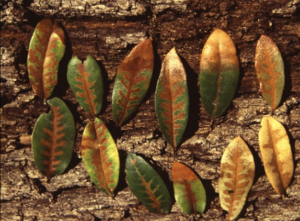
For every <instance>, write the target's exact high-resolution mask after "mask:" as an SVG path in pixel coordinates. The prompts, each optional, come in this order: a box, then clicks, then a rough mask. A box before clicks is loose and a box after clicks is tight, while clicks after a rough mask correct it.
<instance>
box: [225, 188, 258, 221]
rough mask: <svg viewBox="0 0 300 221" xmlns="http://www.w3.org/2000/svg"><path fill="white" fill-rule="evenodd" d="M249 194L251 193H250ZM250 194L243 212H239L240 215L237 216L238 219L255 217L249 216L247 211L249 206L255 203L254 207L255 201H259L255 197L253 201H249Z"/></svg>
mask: <svg viewBox="0 0 300 221" xmlns="http://www.w3.org/2000/svg"><path fill="white" fill-rule="evenodd" d="M248 195H249V193H248ZM248 195H247V198H246V202H245V204H244V206H243V208H242V210H241V212H240V213H239V215H238V216H237V218H238V219H240V218H253V217H249V216H247V214H248V212H247V208H248V207H249V206H251V205H253V208H254V205H255V202H256V201H257V199H254V200H251V201H247V199H248ZM227 214H228V213H226V215H227Z"/></svg>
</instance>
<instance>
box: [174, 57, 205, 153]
mask: <svg viewBox="0 0 300 221" xmlns="http://www.w3.org/2000/svg"><path fill="white" fill-rule="evenodd" d="M179 57H180V60H181V62H182V64H183V67H184V69H185V72H186V78H187V86H188V97H189V112H188V121H187V125H186V129H185V131H184V133H183V136H182V139H181V141H180V144H179V145H178V147H180V145H181V144H182V143H183V142H184V141H185V140H187V139H189V138H191V137H192V136H194V135H195V133H196V131H197V130H198V126H199V125H198V122H199V121H200V97H199V90H198V86H197V82H198V74H197V73H196V72H195V71H194V70H193V69H192V67H191V66H190V65H189V64H188V62H187V61H186V60H185V59H184V58H183V57H181V56H180V55H179ZM191 104H193V107H192V105H191ZM178 149H179V148H178Z"/></svg>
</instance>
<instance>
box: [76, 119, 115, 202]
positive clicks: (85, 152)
mask: <svg viewBox="0 0 300 221" xmlns="http://www.w3.org/2000/svg"><path fill="white" fill-rule="evenodd" d="M81 156H82V160H83V163H84V166H85V168H86V170H87V172H88V174H89V175H90V177H91V179H92V181H93V183H94V184H95V185H96V186H97V187H98V188H99V189H100V190H101V191H103V192H104V193H106V194H108V195H109V196H113V191H114V190H115V188H116V187H117V185H118V181H119V171H120V159H119V153H118V149H117V146H116V144H115V142H114V140H113V138H112V136H111V135H110V133H109V131H108V129H107V127H106V126H105V124H104V123H103V122H102V121H101V120H100V119H99V118H96V119H95V122H94V123H93V122H89V123H88V124H87V125H86V127H85V130H84V132H83V136H82V142H81Z"/></svg>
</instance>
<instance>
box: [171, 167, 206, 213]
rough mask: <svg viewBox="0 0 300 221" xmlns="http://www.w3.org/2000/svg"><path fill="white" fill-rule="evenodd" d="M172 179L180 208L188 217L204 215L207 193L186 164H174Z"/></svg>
mask: <svg viewBox="0 0 300 221" xmlns="http://www.w3.org/2000/svg"><path fill="white" fill-rule="evenodd" d="M172 177H173V186H174V195H175V199H176V202H177V204H178V206H179V208H180V209H181V210H182V211H183V212H184V213H185V214H187V215H190V214H192V213H194V214H195V213H197V212H199V213H203V211H204V209H205V205H206V193H205V189H204V187H203V185H202V183H201V181H200V179H199V178H198V177H197V175H196V174H195V173H194V172H193V171H192V170H191V169H190V168H188V167H187V166H185V165H184V164H182V163H178V162H174V164H173V168H172Z"/></svg>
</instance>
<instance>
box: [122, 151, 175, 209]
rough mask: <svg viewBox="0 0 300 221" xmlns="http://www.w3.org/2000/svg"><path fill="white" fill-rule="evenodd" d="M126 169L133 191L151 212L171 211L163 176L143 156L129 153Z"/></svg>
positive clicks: (169, 198)
mask: <svg viewBox="0 0 300 221" xmlns="http://www.w3.org/2000/svg"><path fill="white" fill-rule="evenodd" d="M125 170H126V176H127V181H128V184H129V187H130V189H131V191H132V192H133V194H134V195H135V196H136V197H137V198H138V200H139V201H140V202H142V203H143V204H144V205H145V206H146V207H147V208H148V210H149V211H150V212H153V213H165V214H166V213H169V211H170V208H171V197H170V194H169V191H168V189H167V187H166V185H165V183H164V181H163V180H162V179H161V177H160V176H159V175H158V174H157V173H156V171H155V170H154V169H153V168H152V167H151V166H150V165H149V164H148V163H147V162H146V161H145V160H144V159H143V158H141V157H139V156H137V155H135V154H134V153H129V154H128V155H127V158H126V164H125Z"/></svg>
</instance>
